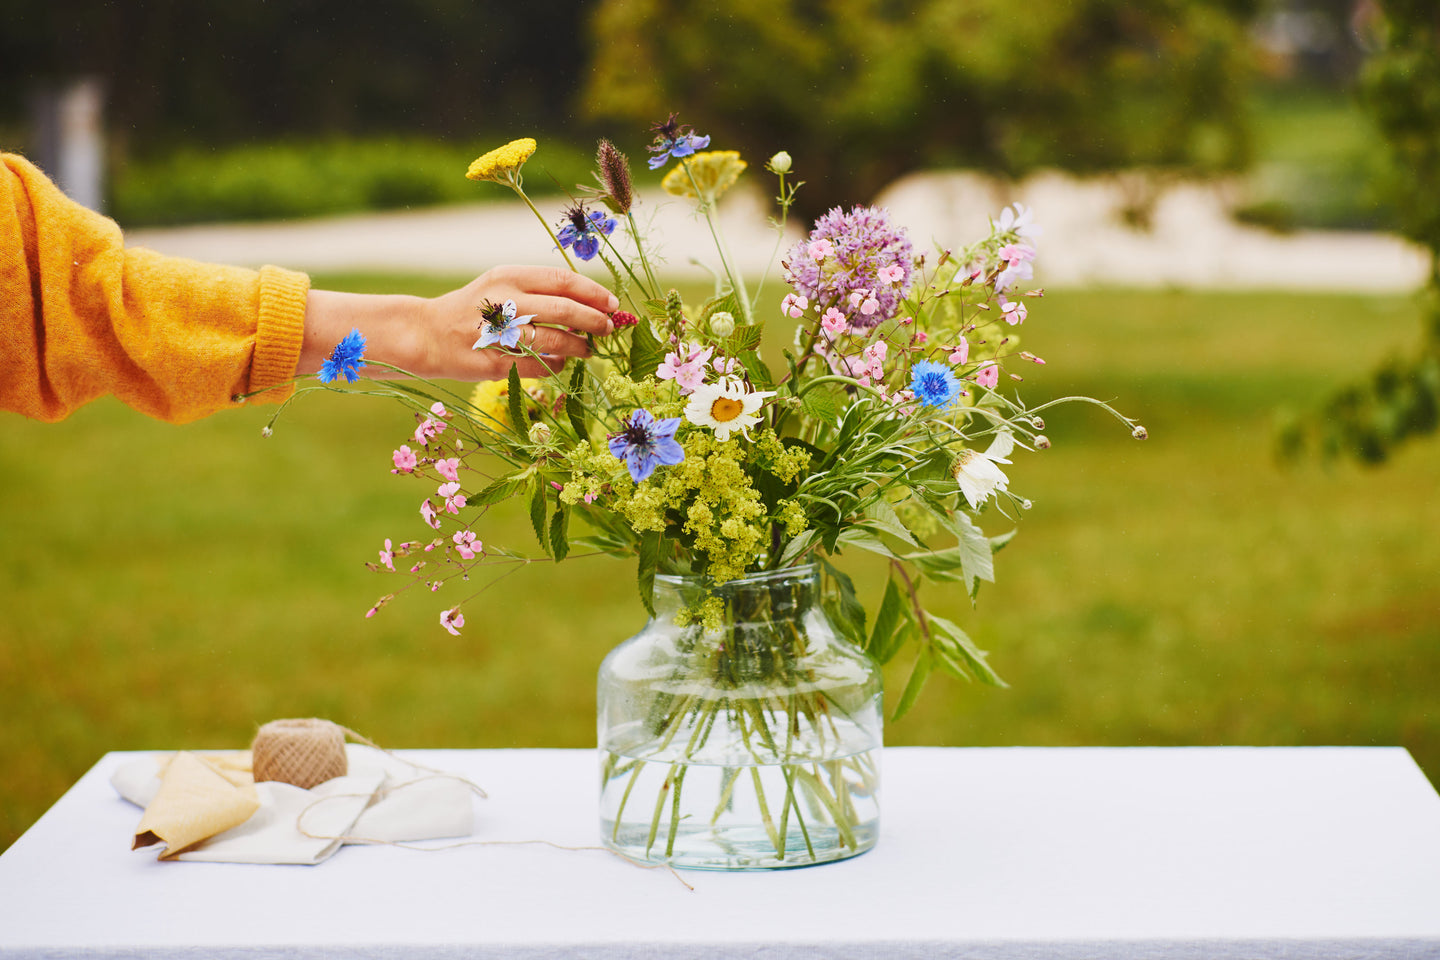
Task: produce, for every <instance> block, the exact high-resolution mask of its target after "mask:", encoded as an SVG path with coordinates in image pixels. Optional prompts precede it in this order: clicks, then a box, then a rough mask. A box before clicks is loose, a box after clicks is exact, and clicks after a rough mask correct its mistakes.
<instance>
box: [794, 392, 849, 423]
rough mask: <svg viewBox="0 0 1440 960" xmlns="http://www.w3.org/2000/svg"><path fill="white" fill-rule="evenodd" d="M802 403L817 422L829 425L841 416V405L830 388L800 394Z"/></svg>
mask: <svg viewBox="0 0 1440 960" xmlns="http://www.w3.org/2000/svg"><path fill="white" fill-rule="evenodd" d="M800 403H801V404H803V405H804V407H805V412H806V413H808V414H810V416H812V417H814V418H815V422H816V423H823V424H825V425H826V426H829V425H830V424H832V423H834V422H835V421H836V419H837V418H839V416H840V405H839V404H837V403H836V402H835V397H834V396H833V395H831V393H830V392H829V391H828V390H809V391H807V392H805V393H804V394H802V395H801V396H800Z"/></svg>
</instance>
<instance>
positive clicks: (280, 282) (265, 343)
mask: <svg viewBox="0 0 1440 960" xmlns="http://www.w3.org/2000/svg"><path fill="white" fill-rule="evenodd" d="M309 292H310V278H309V277H308V276H306V275H305V274H303V273H295V272H294V271H292V270H282V269H281V268H280V267H269V266H267V267H261V268H260V316H259V322H258V323H257V324H256V328H255V358H254V360H252V361H251V364H250V389H251V391H255V390H264V389H265V388H266V387H273V386H275V385H277V384H280V383H284V382H285V381H286V380H289V379H290V378H291V377H293V376H294V375H295V365H296V364H298V363H299V362H300V345H301V343H302V342H303V340H304V338H305V297H306V294H308V293H309ZM287 392H288V391H287ZM267 399H271V398H269V397H267ZM274 399H279V397H274Z"/></svg>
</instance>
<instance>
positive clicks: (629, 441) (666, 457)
mask: <svg viewBox="0 0 1440 960" xmlns="http://www.w3.org/2000/svg"><path fill="white" fill-rule="evenodd" d="M679 428H680V418H679V417H670V418H668V419H665V420H656V419H655V417H654V415H653V414H651V413H650V411H649V410H645V409H643V408H642V409H638V410H636V411H635V412H634V413H632V414H630V419H629V420H626V421H624V423H623V424H622V426H621V429H620V432H619V433H612V434H610V452H611V453H613V454H615V456H617V457H619V458H620V459H621V460H624V461H625V468H626V469H627V470H629V471H630V476H631V478H632V479H633V480H634V481H635V482H636V483H639V482H640V481H641V480H644V479H645V478H646V477H648V476H650V474H652V473H654V472H655V468H656V467H657V466H660V465H661V464H664V465H666V466H673V465H674V464H677V463H679V462H680V461H682V460H684V459H685V450H684V448H682V447H681V446H680V443H679V441H677V440H676V439H675V431H676V430H678V429H679Z"/></svg>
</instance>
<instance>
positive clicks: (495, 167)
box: [465, 137, 536, 183]
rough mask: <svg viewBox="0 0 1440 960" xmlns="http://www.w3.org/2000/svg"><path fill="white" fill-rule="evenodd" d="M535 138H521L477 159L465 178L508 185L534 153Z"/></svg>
mask: <svg viewBox="0 0 1440 960" xmlns="http://www.w3.org/2000/svg"><path fill="white" fill-rule="evenodd" d="M535 146H536V144H535V138H534V137H521V138H520V139H519V140H511V141H510V142H509V143H507V144H505V146H503V147H497V148H496V149H494V150H491V151H490V152H489V153H487V154H485V155H483V156H480V157H477V158H476V159H475V161H474V162H473V163H471V164H470V169H469V170H468V171H466V173H465V176H467V177H469V178H470V179H471V180H489V181H491V182H492V183H510V182H511V181H513V180H514V179H515V178H516V177H517V176H518V175H519V173H520V168H521V167H522V166H523V165H524V164H525V161H526V160H529V159H530V156H531V154H533V153H534V152H535Z"/></svg>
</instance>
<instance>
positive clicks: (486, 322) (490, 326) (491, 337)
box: [470, 300, 535, 350]
mask: <svg viewBox="0 0 1440 960" xmlns="http://www.w3.org/2000/svg"><path fill="white" fill-rule="evenodd" d="M517 312H519V311H518V310H517V308H516V307H515V301H514V300H506V301H505V302H504V303H503V304H501V303H491V302H490V301H489V300H486V301H485V305H484V306H482V307H481V308H480V316H481V317H482V318H483V319H482V321H481V323H480V327H481V329H482V330H484V333H482V334H480V339H479V340H476V341H475V342H474V343H473V344H472V345H471V346H470V349H471V350H479V349H480V348H481V347H488V346H490V345H491V344H495V343H498V344H500V346H502V347H515V346H517V345H518V344H519V343H520V328H521V327H523V326H524V325H525V324H527V323H529V322H530V321H531V320H534V319H535V314H533V313H529V314H526V315H525V316H523V317H517V316H515V314H516V313H517Z"/></svg>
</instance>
